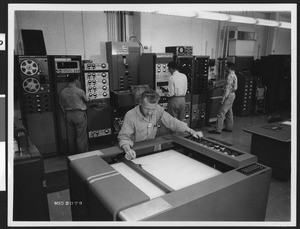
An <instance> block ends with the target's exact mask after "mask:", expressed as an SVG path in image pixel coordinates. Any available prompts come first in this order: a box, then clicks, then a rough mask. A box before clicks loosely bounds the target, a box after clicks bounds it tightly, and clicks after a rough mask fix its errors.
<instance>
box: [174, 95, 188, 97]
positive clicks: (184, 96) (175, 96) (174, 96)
mask: <svg viewBox="0 0 300 229" xmlns="http://www.w3.org/2000/svg"><path fill="white" fill-rule="evenodd" d="M172 97H185V95H179V96H176V95H174V96H172Z"/></svg>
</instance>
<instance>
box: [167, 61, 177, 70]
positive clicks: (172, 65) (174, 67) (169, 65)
mask: <svg viewBox="0 0 300 229" xmlns="http://www.w3.org/2000/svg"><path fill="white" fill-rule="evenodd" d="M168 68H172V69H178V66H177V63H176V62H175V61H171V62H169V63H168Z"/></svg>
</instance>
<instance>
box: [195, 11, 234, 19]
mask: <svg viewBox="0 0 300 229" xmlns="http://www.w3.org/2000/svg"><path fill="white" fill-rule="evenodd" d="M196 17H197V18H202V19H209V20H218V21H228V20H229V16H228V15H226V14H219V13H212V12H206V11H197V13H196Z"/></svg>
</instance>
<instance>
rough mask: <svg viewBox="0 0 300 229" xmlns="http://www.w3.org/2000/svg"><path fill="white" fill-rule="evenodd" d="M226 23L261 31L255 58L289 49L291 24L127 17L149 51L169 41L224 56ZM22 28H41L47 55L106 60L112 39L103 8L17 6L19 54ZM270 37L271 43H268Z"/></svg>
mask: <svg viewBox="0 0 300 229" xmlns="http://www.w3.org/2000/svg"><path fill="white" fill-rule="evenodd" d="M252 14H253V13H252ZM244 16H254V15H244ZM281 19H282V18H281ZM227 25H229V26H236V27H237V28H246V29H251V30H254V31H256V32H257V41H256V42H255V44H254V48H253V53H252V55H253V56H254V57H255V58H260V56H262V55H269V54H272V53H275V54H290V53H291V41H290V40H291V39H290V38H291V31H290V30H288V29H277V31H270V29H269V28H268V27H265V26H255V25H243V24H238V23H224V22H218V21H213V20H202V19H196V18H186V17H176V16H163V15H153V14H149V13H141V14H139V13H135V14H134V15H133V16H131V17H130V20H129V23H128V26H129V28H130V29H129V33H131V34H129V37H130V36H131V35H136V36H137V37H139V38H140V40H141V42H142V44H143V45H144V46H151V52H164V51H165V47H166V46H177V45H191V46H193V52H194V54H195V55H208V56H210V57H211V58H218V57H220V56H221V52H222V40H221V39H220V38H221V37H220V30H222V29H224V28H225V26H227ZM132 27H134V28H132ZM20 29H39V30H42V31H43V34H44V39H45V45H46V50H47V54H49V55H81V56H82V58H83V59H92V60H94V61H95V62H105V53H103V49H101V48H100V46H101V43H103V42H106V41H108V26H107V17H106V14H105V13H104V12H103V11H98V12H80V11H78V12H75V11H74V12H69V11H18V12H16V25H15V53H16V54H23V49H22V39H21V36H20ZM273 30H274V29H273ZM129 37H127V39H129ZM133 41H134V40H133ZM270 42H272V45H268V44H270ZM274 42H275V43H274ZM273 43H274V44H273ZM267 46H268V47H267ZM274 47H275V48H274ZM273 50H275V51H273Z"/></svg>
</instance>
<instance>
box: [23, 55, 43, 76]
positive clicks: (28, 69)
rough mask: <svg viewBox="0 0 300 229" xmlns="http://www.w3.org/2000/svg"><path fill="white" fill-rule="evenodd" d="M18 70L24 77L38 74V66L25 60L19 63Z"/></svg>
mask: <svg viewBox="0 0 300 229" xmlns="http://www.w3.org/2000/svg"><path fill="white" fill-rule="evenodd" d="M20 70H21V72H22V73H23V74H24V75H26V76H33V75H35V74H36V73H37V72H38V70H39V66H38V64H37V63H36V62H35V61H33V60H29V59H27V60H23V61H22V62H21V64H20Z"/></svg>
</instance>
